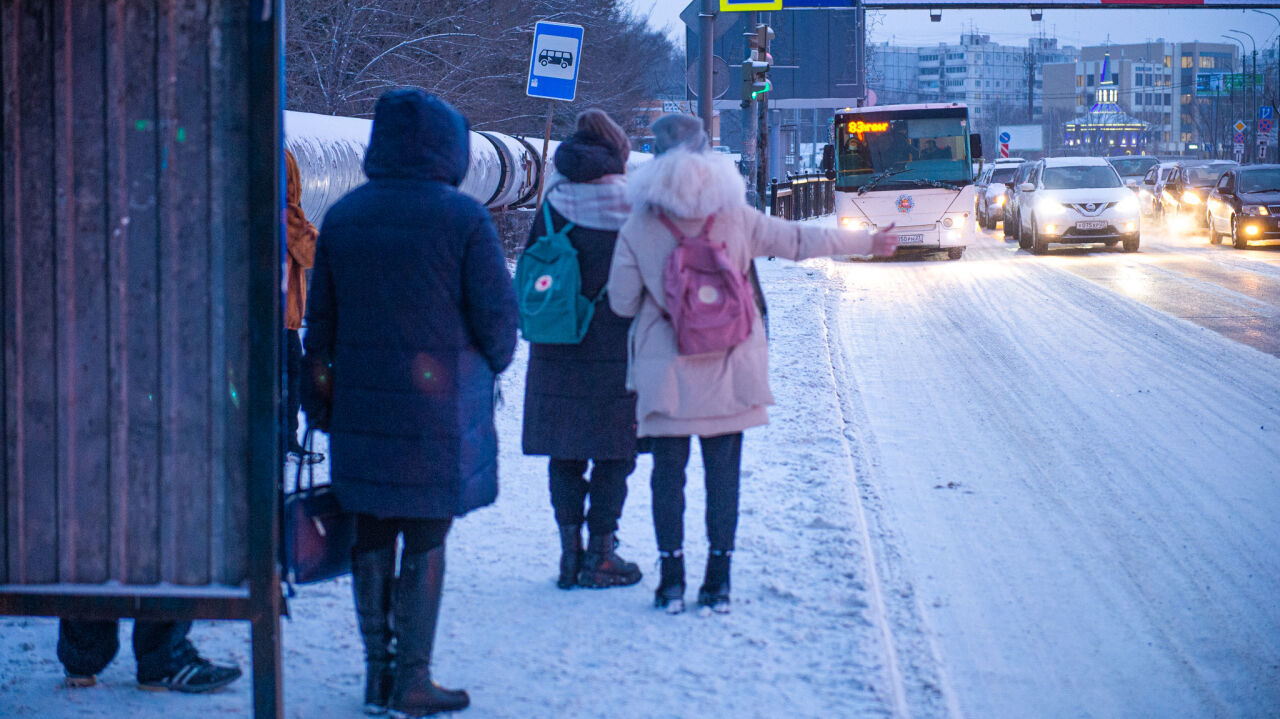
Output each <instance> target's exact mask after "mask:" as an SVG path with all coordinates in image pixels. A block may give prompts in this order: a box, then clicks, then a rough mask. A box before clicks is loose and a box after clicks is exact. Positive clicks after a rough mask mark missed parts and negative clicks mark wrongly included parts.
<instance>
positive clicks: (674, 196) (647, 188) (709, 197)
mask: <svg viewBox="0 0 1280 719" xmlns="http://www.w3.org/2000/svg"><path fill="white" fill-rule="evenodd" d="M746 194H747V186H746V183H745V182H744V181H743V179H742V175H741V174H740V173H739V172H738V169H737V168H736V167H734V165H733V160H731V159H729V157H727V156H725V155H723V154H720V153H715V152H686V151H683V150H671V151H670V152H667V153H664V154H662V155H659V156H657V157H655V158H653V159H652V160H650V161H649V162H646V163H644V164H643V165H641V166H640V167H638V168H636V169H635V170H634V171H632V172H631V173H629V174H628V181H627V199H628V200H629V201H630V202H631V206H632V207H633V208H641V207H644V206H646V205H649V206H653V207H658V208H661V209H663V210H666V211H667V212H668V213H670V214H672V215H674V216H676V217H681V218H692V217H706V216H707V215H710V214H713V213H715V212H719V211H720V210H724V209H727V208H730V207H739V206H745V205H746V204H747V199H746Z"/></svg>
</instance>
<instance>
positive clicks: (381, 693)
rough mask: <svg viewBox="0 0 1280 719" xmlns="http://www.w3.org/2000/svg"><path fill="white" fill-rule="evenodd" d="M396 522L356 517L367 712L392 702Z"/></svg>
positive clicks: (354, 577) (356, 582)
mask: <svg viewBox="0 0 1280 719" xmlns="http://www.w3.org/2000/svg"><path fill="white" fill-rule="evenodd" d="M398 529H399V525H398V523H397V522H396V520H380V519H378V518H377V517H374V516H371V515H368V514H360V515H357V516H356V545H355V546H354V547H353V548H352V549H351V588H352V592H353V594H354V595H355V605H356V620H357V622H358V623H359V626H360V638H361V639H362V640H363V641H364V657H365V687H364V704H365V712H366V713H370V714H376V713H382V712H384V711H386V707H387V702H388V701H390V700H391V682H392V676H393V675H392V662H393V660H394V657H393V655H392V653H391V639H392V637H393V636H394V635H393V633H392V628H391V598H392V593H393V592H392V590H393V587H394V586H395V578H396V576H395V575H396V534H397V530H398Z"/></svg>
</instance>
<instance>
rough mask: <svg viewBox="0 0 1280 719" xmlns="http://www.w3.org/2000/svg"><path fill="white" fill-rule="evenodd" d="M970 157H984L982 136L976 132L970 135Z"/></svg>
mask: <svg viewBox="0 0 1280 719" xmlns="http://www.w3.org/2000/svg"><path fill="white" fill-rule="evenodd" d="M969 157H982V135H979V134H978V133H976V132H975V133H972V134H970V135H969Z"/></svg>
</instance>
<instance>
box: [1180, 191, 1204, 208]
mask: <svg viewBox="0 0 1280 719" xmlns="http://www.w3.org/2000/svg"><path fill="white" fill-rule="evenodd" d="M1182 201H1183V202H1185V203H1187V204H1188V205H1198V204H1200V203H1201V202H1202V201H1203V200H1201V199H1200V196H1199V195H1197V194H1196V193H1194V192H1192V191H1191V190H1187V191H1185V192H1183V193H1182Z"/></svg>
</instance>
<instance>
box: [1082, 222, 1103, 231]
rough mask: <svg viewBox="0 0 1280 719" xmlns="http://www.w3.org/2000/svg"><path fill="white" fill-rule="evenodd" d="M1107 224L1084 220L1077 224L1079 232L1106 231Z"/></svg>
mask: <svg viewBox="0 0 1280 719" xmlns="http://www.w3.org/2000/svg"><path fill="white" fill-rule="evenodd" d="M1106 228H1107V223H1105V222H1103V221H1102V220H1082V221H1080V222H1077V223H1076V229H1077V230H1105V229H1106Z"/></svg>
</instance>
